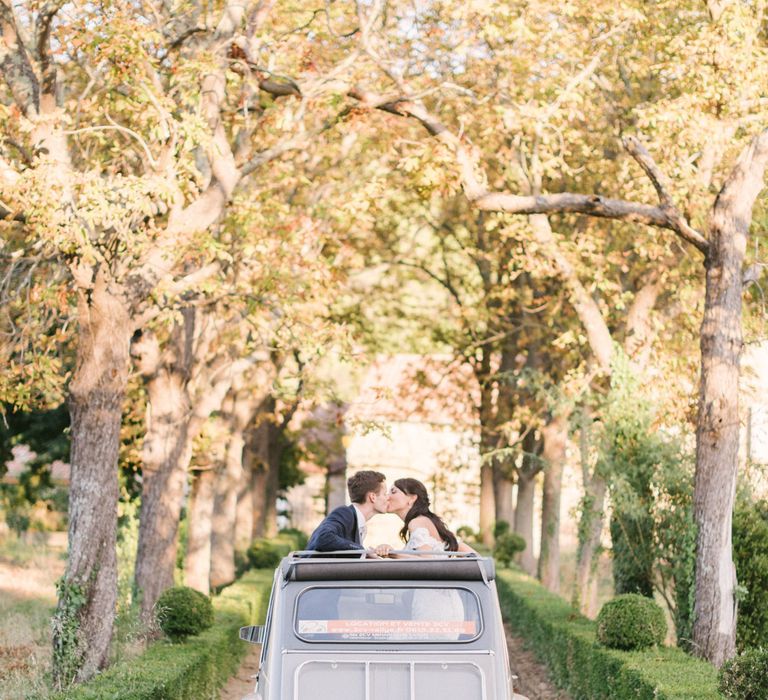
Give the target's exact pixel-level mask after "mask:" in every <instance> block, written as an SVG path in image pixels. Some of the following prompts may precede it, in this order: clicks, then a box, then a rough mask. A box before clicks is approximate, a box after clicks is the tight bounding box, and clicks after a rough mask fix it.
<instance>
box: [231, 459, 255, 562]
mask: <svg viewBox="0 0 768 700" xmlns="http://www.w3.org/2000/svg"><path fill="white" fill-rule="evenodd" d="M245 452H246V450H245V448H243V470H242V473H241V475H240V483H239V484H238V485H237V507H236V510H235V549H236V550H238V551H242V550H245V549H248V546H249V545H250V544H251V537H252V533H253V496H252V494H251V484H252V483H253V475H252V473H251V470H250V468H248V466H247V462H246V454H245Z"/></svg>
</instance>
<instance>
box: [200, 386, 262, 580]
mask: <svg viewBox="0 0 768 700" xmlns="http://www.w3.org/2000/svg"><path fill="white" fill-rule="evenodd" d="M258 405H259V400H258V399H257V398H255V397H254V394H253V392H252V391H250V390H244V389H243V388H242V387H238V389H236V390H235V391H233V392H232V393H231V394H230V396H229V398H228V400H227V402H226V409H225V410H226V415H227V418H228V421H227V422H228V432H229V439H228V442H227V450H226V454H225V457H224V469H223V471H222V472H221V474H220V475H219V477H218V479H217V481H216V500H215V505H214V508H215V511H216V515H215V517H214V527H213V531H212V533H211V549H212V551H213V552H214V553H215V554H214V555H213V561H212V564H211V585H212V586H214V587H219V586H222V585H224V584H225V583H230V582H231V581H233V580H234V578H235V573H236V572H235V524H236V521H237V501H238V494H239V490H240V484H241V482H242V480H243V475H244V470H243V449H244V447H245V429H246V427H247V426H248V424H249V423H250V422H251V420H252V419H253V413H254V411H255V410H256V408H257V406H258ZM230 577H231V578H230Z"/></svg>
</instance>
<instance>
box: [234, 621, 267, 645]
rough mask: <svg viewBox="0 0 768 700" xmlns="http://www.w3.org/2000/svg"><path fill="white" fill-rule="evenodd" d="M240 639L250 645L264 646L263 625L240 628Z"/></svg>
mask: <svg viewBox="0 0 768 700" xmlns="http://www.w3.org/2000/svg"><path fill="white" fill-rule="evenodd" d="M240 639H242V640H243V641H245V642H250V643H251V644H264V625H248V627H241V628H240Z"/></svg>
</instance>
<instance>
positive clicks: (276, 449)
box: [264, 420, 285, 537]
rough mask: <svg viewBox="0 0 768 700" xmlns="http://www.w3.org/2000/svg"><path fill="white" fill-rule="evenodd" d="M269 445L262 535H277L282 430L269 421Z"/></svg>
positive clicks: (282, 445)
mask: <svg viewBox="0 0 768 700" xmlns="http://www.w3.org/2000/svg"><path fill="white" fill-rule="evenodd" d="M267 434H268V436H269V437H268V440H269V442H268V444H269V452H268V454H269V469H268V470H267V484H266V486H267V488H266V497H267V500H266V503H265V504H264V534H265V536H266V537H274V536H275V535H277V531H278V526H277V494H278V492H279V490H280V462H281V460H282V457H283V450H284V449H285V447H284V442H283V440H284V438H283V428H281V427H280V426H278V425H275V423H273V422H272V421H271V420H270V421H268V422H267Z"/></svg>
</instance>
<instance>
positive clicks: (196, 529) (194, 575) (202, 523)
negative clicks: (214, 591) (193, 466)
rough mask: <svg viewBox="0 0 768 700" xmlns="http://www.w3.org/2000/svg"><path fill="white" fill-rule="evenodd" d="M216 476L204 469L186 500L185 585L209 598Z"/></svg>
mask: <svg viewBox="0 0 768 700" xmlns="http://www.w3.org/2000/svg"><path fill="white" fill-rule="evenodd" d="M214 481H215V474H214V472H213V470H212V469H203V470H200V471H197V472H195V473H194V475H193V477H192V492H191V494H190V497H189V507H188V512H189V528H188V530H187V556H186V561H185V565H184V584H185V585H187V586H189V587H190V588H194V589H195V590H196V591H200V592H201V593H205V594H206V595H208V594H209V593H210V591H211V587H210V576H211V519H212V517H213V497H214Z"/></svg>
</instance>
